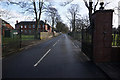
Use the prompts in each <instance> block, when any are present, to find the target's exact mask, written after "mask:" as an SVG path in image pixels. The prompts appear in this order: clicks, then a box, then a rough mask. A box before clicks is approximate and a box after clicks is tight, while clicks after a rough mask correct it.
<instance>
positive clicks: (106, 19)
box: [92, 10, 113, 62]
mask: <svg viewBox="0 0 120 80" xmlns="http://www.w3.org/2000/svg"><path fill="white" fill-rule="evenodd" d="M112 18H113V10H98V11H96V12H95V13H94V14H93V16H92V19H93V21H94V35H93V36H94V38H93V59H94V61H95V62H109V61H111V52H112Z"/></svg>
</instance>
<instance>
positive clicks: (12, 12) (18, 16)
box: [0, 0, 120, 27]
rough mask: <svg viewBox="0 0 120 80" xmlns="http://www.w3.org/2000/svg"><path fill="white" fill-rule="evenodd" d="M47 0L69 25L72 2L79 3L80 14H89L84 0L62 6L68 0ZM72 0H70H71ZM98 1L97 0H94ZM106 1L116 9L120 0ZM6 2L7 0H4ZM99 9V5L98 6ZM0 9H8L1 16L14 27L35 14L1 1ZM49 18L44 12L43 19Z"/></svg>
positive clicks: (114, 18) (115, 23)
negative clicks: (68, 18)
mask: <svg viewBox="0 0 120 80" xmlns="http://www.w3.org/2000/svg"><path fill="white" fill-rule="evenodd" d="M46 1H47V2H51V3H52V4H54V7H55V8H57V9H58V12H59V14H60V15H61V18H62V20H63V22H64V23H66V24H67V25H69V22H68V20H67V18H66V15H67V14H68V13H67V9H68V8H69V6H70V4H78V5H79V6H80V10H79V11H80V12H79V13H80V14H81V15H82V16H86V15H88V10H87V8H86V7H85V5H84V2H83V0H73V2H72V3H70V4H68V5H67V6H60V4H61V3H62V2H63V1H64V2H65V1H68V0H46ZM69 1H70V0H69ZM93 1H96V0H93ZM104 1H105V2H110V4H108V5H107V6H106V7H105V9H114V8H115V7H118V1H120V0H104ZM4 2H5V0H4ZM97 9H99V6H98V8H97ZM0 11H6V12H7V13H6V14H7V16H6V14H5V13H4V15H2V16H1V18H2V19H4V20H6V21H8V22H9V23H10V24H11V25H12V26H13V27H15V23H16V20H18V21H19V22H20V21H30V20H33V18H34V16H33V15H28V14H22V13H19V12H21V11H22V9H21V8H20V7H18V6H16V5H9V6H8V5H5V4H4V3H0ZM115 13H117V10H115V12H114V17H113V26H114V27H117V26H118V15H116V14H115ZM10 16H12V17H11V18H10V19H8V18H7V17H10ZM45 19H47V18H46V16H45V15H44V14H42V18H41V20H45Z"/></svg>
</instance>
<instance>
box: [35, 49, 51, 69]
mask: <svg viewBox="0 0 120 80" xmlns="http://www.w3.org/2000/svg"><path fill="white" fill-rule="evenodd" d="M50 51H51V49H49V50H48V51H47V52H46V53H45V54H44V55H43V57H42V58H40V60H39V61H38V62H37V63H36V64H35V65H34V67H36V66H37V65H38V64H39V63H40V62H41V61H42V60H43V59H44V58H45V57H46V55H47V54H48V53H49V52H50Z"/></svg>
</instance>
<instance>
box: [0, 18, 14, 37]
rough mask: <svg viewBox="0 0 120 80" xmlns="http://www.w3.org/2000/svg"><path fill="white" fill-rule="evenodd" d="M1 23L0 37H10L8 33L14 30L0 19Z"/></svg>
mask: <svg viewBox="0 0 120 80" xmlns="http://www.w3.org/2000/svg"><path fill="white" fill-rule="evenodd" d="M1 22H2V24H1V25H2V36H5V37H10V31H11V30H13V29H14V28H13V27H12V26H11V25H10V24H9V23H8V22H6V21H5V20H2V19H1Z"/></svg>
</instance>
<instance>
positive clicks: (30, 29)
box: [15, 20, 50, 35]
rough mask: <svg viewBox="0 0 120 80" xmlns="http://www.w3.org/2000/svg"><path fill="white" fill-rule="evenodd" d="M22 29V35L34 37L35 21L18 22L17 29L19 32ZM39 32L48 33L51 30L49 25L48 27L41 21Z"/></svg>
mask: <svg viewBox="0 0 120 80" xmlns="http://www.w3.org/2000/svg"><path fill="white" fill-rule="evenodd" d="M20 27H21V32H22V34H26V35H32V34H34V31H35V21H21V22H19V23H18V21H16V24H15V29H16V30H18V31H19V29H20ZM38 30H39V32H48V31H49V30H50V28H49V26H48V25H47V26H46V24H45V22H44V21H42V20H41V21H40V22H39V26H38Z"/></svg>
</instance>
